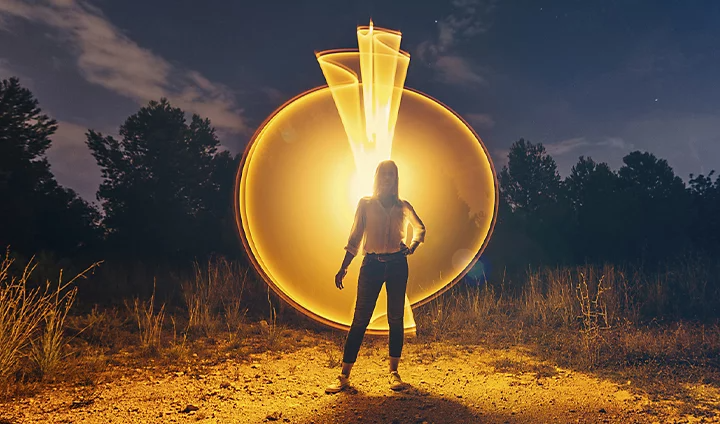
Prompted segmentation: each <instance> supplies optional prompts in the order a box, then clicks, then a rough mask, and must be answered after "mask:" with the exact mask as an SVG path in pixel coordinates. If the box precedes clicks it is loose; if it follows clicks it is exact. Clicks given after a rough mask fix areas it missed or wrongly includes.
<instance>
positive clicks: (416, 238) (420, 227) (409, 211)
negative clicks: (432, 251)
mask: <svg viewBox="0 0 720 424" xmlns="http://www.w3.org/2000/svg"><path fill="white" fill-rule="evenodd" d="M404 203H405V211H406V215H407V218H408V220H409V221H410V224H412V226H413V239H412V242H413V243H415V242H417V243H422V242H424V241H425V224H423V222H422V220H420V217H419V216H418V215H417V213H415V209H413V207H412V205H411V204H410V202H408V201H407V200H405V201H404Z"/></svg>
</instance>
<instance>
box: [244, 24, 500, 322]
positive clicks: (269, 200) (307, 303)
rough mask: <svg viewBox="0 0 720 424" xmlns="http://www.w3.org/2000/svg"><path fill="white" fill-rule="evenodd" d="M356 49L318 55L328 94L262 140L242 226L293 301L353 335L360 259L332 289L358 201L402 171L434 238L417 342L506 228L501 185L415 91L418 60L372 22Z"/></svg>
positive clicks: (416, 298) (304, 99)
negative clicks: (388, 168) (411, 82)
mask: <svg viewBox="0 0 720 424" xmlns="http://www.w3.org/2000/svg"><path fill="white" fill-rule="evenodd" d="M357 37H358V46H359V49H358V50H355V51H352V50H332V51H324V52H319V53H317V55H316V56H317V60H318V63H319V64H320V68H321V70H322V72H323V74H324V76H325V79H326V81H327V83H328V86H327V87H318V88H316V89H313V90H310V91H308V92H306V93H303V94H301V95H299V96H297V97H295V98H294V99H292V100H290V101H288V102H287V103H286V104H284V105H282V106H281V107H280V108H278V110H277V111H275V112H274V113H273V114H272V115H271V116H270V117H268V119H267V120H266V121H265V122H264V123H263V124H262V125H261V126H260V128H259V129H258V130H257V132H256V133H255V135H254V136H253V138H252V140H251V142H250V143H249V145H248V147H247V149H246V150H245V154H244V156H243V159H242V162H241V164H240V169H239V170H238V175H237V183H236V195H237V198H236V204H235V206H236V221H237V224H238V228H239V230H240V235H241V238H242V241H243V244H244V246H245V248H246V250H247V252H248V256H249V257H250V259H251V261H252V262H253V265H254V267H255V269H256V270H257V271H258V273H259V274H260V275H261V276H262V278H263V279H265V281H266V282H267V283H268V284H269V285H270V286H271V287H272V288H273V289H274V290H275V291H276V292H277V293H278V294H279V295H280V296H281V297H282V298H283V299H285V300H286V301H287V302H289V303H290V304H291V305H293V306H294V307H295V308H296V309H298V310H299V311H301V312H303V313H304V314H306V315H308V316H310V317H311V318H314V319H316V320H318V321H320V322H322V323H325V324H328V325H330V326H333V327H336V328H340V329H347V328H349V325H350V323H351V321H352V314H353V306H354V302H355V296H356V285H357V277H358V271H359V268H360V262H361V260H360V259H361V258H357V259H356V260H355V261H354V262H353V264H352V265H351V267H350V269H349V271H348V275H347V277H346V279H345V287H346V288H345V290H342V291H340V290H337V289H336V288H335V285H334V283H333V277H334V275H335V273H336V272H337V269H338V267H339V265H340V262H341V261H342V257H343V255H344V251H343V246H345V244H346V242H347V238H348V235H349V231H350V227H351V225H352V221H353V215H354V212H355V206H356V205H357V200H358V199H359V198H360V197H361V196H363V195H368V194H370V193H371V192H372V178H373V174H374V171H375V167H376V166H377V164H378V163H379V162H380V161H382V160H385V159H388V158H390V159H392V160H394V161H395V162H396V163H397V164H398V167H399V171H400V196H401V197H402V198H404V199H407V200H409V201H410V203H412V204H413V206H414V207H415V209H416V211H417V212H418V214H419V215H420V217H421V218H422V219H423V221H424V222H425V225H426V227H427V229H428V233H427V237H426V241H425V243H423V245H422V246H421V247H420V248H419V249H418V250H417V252H416V253H415V254H414V255H412V256H410V257H409V258H408V261H409V265H410V278H409V280H408V287H407V298H406V311H405V328H406V331H413V330H414V327H415V323H414V321H413V318H412V310H411V308H410V306H411V305H412V306H413V307H416V306H418V305H421V304H423V303H425V302H427V301H429V300H431V299H433V298H434V297H435V296H438V295H439V294H441V293H442V292H444V291H445V290H447V289H449V288H450V287H451V286H452V285H453V284H454V283H456V282H457V281H458V280H459V279H460V278H461V277H462V276H463V275H465V274H466V273H467V272H468V271H469V270H470V268H471V267H472V266H473V264H474V263H475V262H476V261H477V260H478V258H479V256H480V253H481V252H482V250H483V249H484V247H485V245H486V243H487V241H488V239H489V237H490V234H491V232H492V227H493V225H494V222H495V216H496V212H497V203H498V201H497V196H498V192H497V181H496V178H495V172H494V169H493V165H492V162H491V161H490V157H489V155H488V153H487V150H486V149H485V147H484V146H483V144H482V142H481V141H480V139H479V137H478V136H477V134H475V132H474V131H473V130H472V129H471V128H470V127H469V126H468V124H467V123H466V122H465V121H463V120H462V119H461V118H460V117H459V116H458V115H457V114H456V113H454V112H453V111H452V110H450V109H449V108H448V107H447V106H445V105H443V104H441V103H440V102H438V101H437V100H434V99H432V98H430V97H428V96H427V95H425V94H423V93H420V92H418V91H415V90H410V89H407V88H404V83H405V77H406V75H407V69H408V66H409V62H410V58H409V56H408V55H407V53H405V52H403V51H401V50H400V38H401V36H400V33H398V32H396V31H390V30H386V29H382V28H377V27H374V26H373V25H372V22H371V24H370V25H369V26H367V27H359V28H358V29H357ZM401 100H402V101H401ZM411 237H412V234H408V238H411ZM386 301H387V298H386V296H385V291H384V290H383V291H382V292H381V295H380V298H379V299H378V303H377V306H376V308H375V311H374V313H373V318H372V321H371V323H370V326H369V327H368V333H369V334H385V333H386V332H387V328H388V327H387V321H386V320H385V318H384V316H385V311H386Z"/></svg>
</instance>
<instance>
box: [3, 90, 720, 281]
mask: <svg viewBox="0 0 720 424" xmlns="http://www.w3.org/2000/svg"><path fill="white" fill-rule="evenodd" d="M56 130H57V122H56V121H55V120H54V119H52V118H51V117H49V116H47V115H46V114H44V113H43V112H42V110H41V108H40V107H39V105H38V101H37V100H36V99H35V98H34V96H33V94H32V93H31V92H30V90H28V89H27V88H25V87H23V86H22V85H21V84H20V82H19V80H18V79H17V78H10V79H6V80H3V81H2V82H1V83H0V244H1V245H2V246H10V248H11V249H12V250H13V251H16V252H19V253H21V254H25V255H32V254H35V253H38V252H41V251H47V252H52V253H53V254H54V255H57V256H59V257H67V258H71V259H72V258H75V257H78V256H82V257H88V258H98V259H99V258H103V259H110V258H121V259H123V260H137V261H149V262H159V261H165V262H173V261H177V262H187V261H191V260H197V259H200V260H202V259H204V258H206V257H208V256H210V255H223V256H229V257H235V258H241V257H242V255H243V252H242V247H241V245H240V243H239V241H238V239H237V236H236V234H235V231H236V230H235V228H234V216H233V208H232V198H233V188H234V177H235V172H236V169H237V166H238V164H239V155H235V156H233V155H232V154H230V153H229V152H227V151H224V150H222V149H221V147H220V141H219V139H218V137H217V135H216V133H215V130H214V128H213V127H212V125H211V123H210V121H209V120H208V119H206V118H202V117H200V116H198V115H192V117H191V118H190V119H186V114H185V112H184V111H183V110H181V109H179V108H175V107H172V105H171V104H170V103H169V102H168V101H167V100H166V99H161V100H159V101H151V102H149V103H148V104H147V105H146V106H144V107H142V108H140V110H139V111H138V112H136V113H135V114H133V115H132V116H130V117H128V118H127V119H126V120H125V122H124V123H123V124H122V125H121V126H120V129H119V132H118V134H119V138H115V137H112V136H109V135H103V134H101V133H100V132H97V131H94V130H88V131H87V133H86V134H85V136H86V139H85V143H86V145H87V147H88V148H89V149H90V151H91V153H92V155H93V157H94V158H95V160H96V161H97V164H98V165H99V167H100V169H101V172H102V178H103V182H102V184H101V185H100V188H99V190H98V192H97V200H98V201H99V203H100V208H99V209H98V208H96V207H95V206H94V205H92V204H90V203H88V202H87V201H85V200H84V199H82V198H81V197H79V196H78V195H77V194H76V193H75V192H74V191H73V190H71V189H68V188H65V187H62V186H60V185H59V184H58V183H57V181H56V180H55V178H54V176H53V174H52V172H51V170H50V165H49V163H48V160H47V158H46V152H47V149H48V148H49V147H50V146H51V137H52V136H53V134H54V133H55V131H56ZM498 179H499V183H500V205H499V213H498V221H497V224H496V226H495V230H494V234H493V236H492V240H491V242H490V244H489V246H488V250H487V252H486V257H487V258H488V260H490V261H491V262H492V263H493V265H494V267H495V269H496V270H497V269H499V268H503V269H522V268H525V267H527V266H528V265H531V266H533V265H574V264H580V263H603V262H611V263H627V262H637V261H641V262H643V263H659V262H662V261H666V260H668V259H671V258H674V257H677V256H680V255H683V254H687V253H692V254H704V255H711V257H712V256H714V257H720V177H717V176H714V172H710V173H709V174H708V175H702V174H701V175H690V178H689V182H688V183H687V184H686V183H685V182H684V181H683V179H682V178H680V177H679V176H677V175H675V173H674V171H673V169H672V168H671V167H670V166H669V165H668V163H667V161H665V160H664V159H660V158H657V157H655V156H654V155H653V154H651V153H649V152H640V151H634V152H631V153H629V154H628V155H627V156H625V157H624V158H623V165H622V167H621V168H620V169H619V170H612V169H610V167H609V166H608V165H607V164H606V163H598V162H595V161H594V160H593V159H592V158H589V157H580V158H579V161H578V162H577V164H576V165H575V166H574V167H573V168H572V170H571V172H570V175H569V176H567V177H566V178H564V179H563V178H561V177H560V175H559V173H558V170H557V166H556V163H555V161H554V160H553V158H552V157H551V156H550V155H549V154H548V153H547V151H546V150H545V148H544V147H543V145H542V144H541V143H532V142H530V141H529V140H525V139H520V140H518V141H517V142H515V143H513V145H512V147H511V148H510V151H509V155H508V163H507V165H506V166H504V167H503V168H502V169H501V170H500V172H499V174H498Z"/></svg>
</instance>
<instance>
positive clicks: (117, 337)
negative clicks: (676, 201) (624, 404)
mask: <svg viewBox="0 0 720 424" xmlns="http://www.w3.org/2000/svg"><path fill="white" fill-rule="evenodd" d="M7 261H8V260H7V259H6V261H5V262H3V264H2V266H0V280H1V281H2V286H0V287H1V288H2V292H0V330H2V333H1V334H0V374H1V373H3V372H4V373H5V374H1V375H4V376H7V375H9V374H10V373H12V372H13V371H14V370H16V369H17V368H18V361H19V360H20V358H22V356H23V355H25V354H28V353H30V352H34V356H33V358H35V357H37V358H38V359H36V360H35V363H36V367H37V368H38V370H39V371H40V373H41V374H51V373H53V372H55V369H56V368H53V364H57V363H59V362H60V361H61V359H62V358H63V354H62V353H61V349H62V348H63V347H64V346H65V344H66V343H67V339H64V338H63V328H69V329H71V330H74V331H75V332H77V333H82V334H81V335H80V337H79V338H80V339H81V341H84V342H87V343H89V344H90V347H93V348H96V350H97V349H99V353H95V355H100V356H102V354H103V352H104V350H103V349H105V348H108V347H109V348H111V349H112V348H113V347H117V346H119V347H120V348H123V349H127V348H129V349H128V350H130V351H136V352H139V353H140V356H138V361H140V360H145V359H144V358H143V355H157V354H161V355H160V357H161V358H163V359H162V360H168V361H171V362H172V361H178V362H182V361H184V360H187V359H188V358H192V355H193V354H194V353H196V352H198V351H199V350H200V351H202V349H205V350H209V351H215V350H217V348H216V343H217V345H222V346H225V347H226V348H227V349H228V351H227V352H223V353H222V354H223V355H225V354H226V353H227V354H230V355H235V356H236V357H238V356H242V355H244V354H246V353H249V352H257V351H267V350H269V351H283V350H288V349H292V348H293V346H296V345H299V344H301V342H300V341H298V340H294V339H293V338H292V337H290V336H293V335H297V334H298V332H297V331H295V332H293V331H291V328H292V327H293V326H296V327H303V328H307V323H306V322H305V321H301V320H299V319H298V318H297V317H295V316H293V315H292V314H287V313H283V304H282V303H278V301H277V300H276V298H275V297H273V295H272V293H271V292H270V291H269V290H268V288H267V287H266V286H265V285H262V284H259V283H258V282H257V281H255V280H254V279H252V278H251V274H250V273H249V272H248V270H247V269H246V268H243V267H241V266H240V265H238V264H237V263H233V262H230V261H227V260H225V259H215V260H212V261H208V262H207V264H203V265H202V266H200V265H197V264H196V266H195V271H194V274H193V275H192V277H191V278H188V279H186V280H185V281H184V282H183V283H182V284H181V285H180V287H181V288H182V295H183V300H184V305H182V306H184V307H182V306H180V307H178V306H176V307H173V306H172V305H171V304H169V306H168V308H169V309H166V306H165V304H162V305H160V307H159V308H158V304H159V302H156V296H155V290H153V294H152V296H151V297H150V299H148V300H145V301H143V300H141V299H139V298H135V299H133V300H132V301H131V302H130V301H128V302H126V311H125V315H123V314H122V313H121V311H119V310H116V309H102V308H97V307H96V308H94V309H93V310H92V311H90V313H88V314H86V315H82V316H79V315H78V316H72V312H71V307H72V304H73V301H74V299H75V292H74V291H71V290H67V287H65V288H63V290H64V291H62V293H61V292H60V291H57V292H56V291H48V290H47V289H46V290H45V291H42V290H40V289H34V290H29V289H28V288H27V286H26V284H25V282H26V281H27V279H28V276H29V275H30V273H31V272H32V267H29V268H26V269H25V271H24V272H23V273H22V275H20V276H19V277H17V278H14V277H11V276H10V275H9V273H8V270H9V263H7ZM718 271H720V267H718V269H713V268H712V267H711V265H708V264H707V263H701V262H697V261H692V260H686V261H685V262H683V263H681V264H679V265H676V266H673V267H671V266H668V268H667V269H664V270H660V271H658V272H653V273H650V272H646V271H643V270H642V269H639V268H638V269H629V268H620V267H615V266H611V265H606V266H602V267H593V266H581V267H574V268H554V269H540V270H535V271H531V272H528V274H527V275H526V277H525V278H524V279H523V280H522V282H521V283H520V284H518V283H517V282H516V283H515V284H512V283H511V282H506V281H505V280H504V279H501V280H500V281H490V282H488V281H477V280H472V279H466V281H465V282H464V283H463V284H460V285H458V286H456V287H454V288H453V289H452V290H450V291H449V292H448V293H446V294H444V295H443V296H440V297H439V298H437V299H435V300H434V301H432V302H430V303H428V304H427V305H424V306H423V307H421V308H418V309H416V310H415V320H416V323H417V328H418V337H417V338H416V339H414V340H408V342H409V343H411V344H418V345H427V346H431V345H432V344H433V343H434V342H451V343H452V345H453V346H454V347H453V349H461V347H458V346H463V345H483V346H488V347H507V346H510V345H523V346H525V347H527V348H529V349H530V350H531V351H533V352H535V353H536V354H537V355H538V356H540V357H541V358H542V359H545V360H547V361H548V362H552V363H557V364H560V365H563V366H571V367H575V368H577V369H580V370H588V369H595V370H607V369H625V368H630V367H646V366H649V365H652V366H655V367H663V366H672V367H679V368H682V369H684V370H689V371H687V372H689V373H692V372H696V373H698V377H697V378H698V379H702V378H706V379H710V380H711V381H713V382H715V383H718V381H717V377H716V376H717V375H720V361H718V359H717V358H719V357H720V325H718V323H717V310H718V304H719V303H720V296H719V295H718V294H720V293H719V292H718V280H717V278H718V277H717V276H716V275H720V272H718ZM53 296H55V297H53ZM13 299H14V300H13ZM687 305H690V307H689V306H687ZM248 309H250V310H251V311H252V314H253V316H254V318H253V321H254V323H251V322H249V321H250V320H249V319H248V318H247V315H246V314H247V311H248ZM166 310H167V311H169V312H168V313H167V315H168V316H167V318H169V319H167V320H166V319H165V318H166V316H165V315H166ZM713 311H714V312H713ZM693 313H698V314H700V316H702V317H704V318H705V320H704V321H699V320H698V321H694V320H692V319H690V318H691V317H692V314H693ZM713 317H714V318H713ZM713 319H714V321H713ZM126 324H127V325H126ZM131 324H132V327H133V328H132V329H131V331H132V334H131V335H132V336H133V339H128V338H127V337H125V336H126V334H125V333H124V332H127V331H129V330H128V327H129V326H131ZM43 329H44V330H43ZM41 330H42V331H44V332H43V333H40V331H41ZM83 330H84V331H83ZM251 333H252V334H254V335H255V336H254V337H251V338H252V342H251V341H249V338H248V337H247V336H248V335H250V334H251ZM128 334H129V333H128ZM333 334H334V333H333ZM38 336H39V337H38ZM258 336H259V337H258ZM128 340H132V341H131V342H128ZM218 340H221V341H219V342H218ZM343 341H344V334H338V335H337V338H333V339H332V340H331V345H332V346H330V345H328V346H324V347H327V349H323V350H324V351H325V355H326V356H327V364H328V366H330V367H331V368H336V367H337V366H339V364H340V362H341V357H340V354H341V351H342V343H343ZM163 342H165V344H163ZM129 343H130V344H131V345H130V346H129ZM33 346H34V349H32V347H33ZM29 347H31V349H28V348H29ZM46 347H47V349H46ZM134 347H137V350H133V348H134ZM91 350H92V349H88V351H91ZM46 351H47V352H46ZM427 351H428V352H430V353H427V354H428V355H439V354H441V353H440V352H434V351H433V350H432V349H427ZM452 353H453V352H446V353H443V354H447V355H451V354H452ZM40 357H43V358H45V359H39V358H40ZM425 359H427V360H428V361H432V360H433V357H427V358H425ZM425 359H423V360H425ZM43 361H44V362H43ZM100 362H102V361H100ZM43 363H44V364H45V365H41V364H43ZM495 365H496V368H497V369H498V370H505V371H506V372H532V373H535V374H536V375H538V376H547V375H552V374H553V373H554V372H555V371H554V369H553V368H552V367H548V366H545V367H541V368H527V366H526V365H525V364H522V363H514V362H513V363H511V362H507V361H505V362H498V363H497V364H495ZM693 370H695V371H693ZM707 370H716V371H717V372H711V373H707V372H706V373H705V375H706V376H702V375H701V374H702V372H703V371H707ZM663 372H665V371H663ZM683 372H685V371H683Z"/></svg>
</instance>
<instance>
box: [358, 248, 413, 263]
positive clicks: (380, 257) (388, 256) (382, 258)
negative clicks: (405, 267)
mask: <svg viewBox="0 0 720 424" xmlns="http://www.w3.org/2000/svg"><path fill="white" fill-rule="evenodd" d="M365 257H366V258H368V259H372V260H376V261H378V262H390V261H393V260H396V259H400V258H404V257H405V253H403V251H402V250H400V251H398V252H395V253H368V254H366V255H365Z"/></svg>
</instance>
